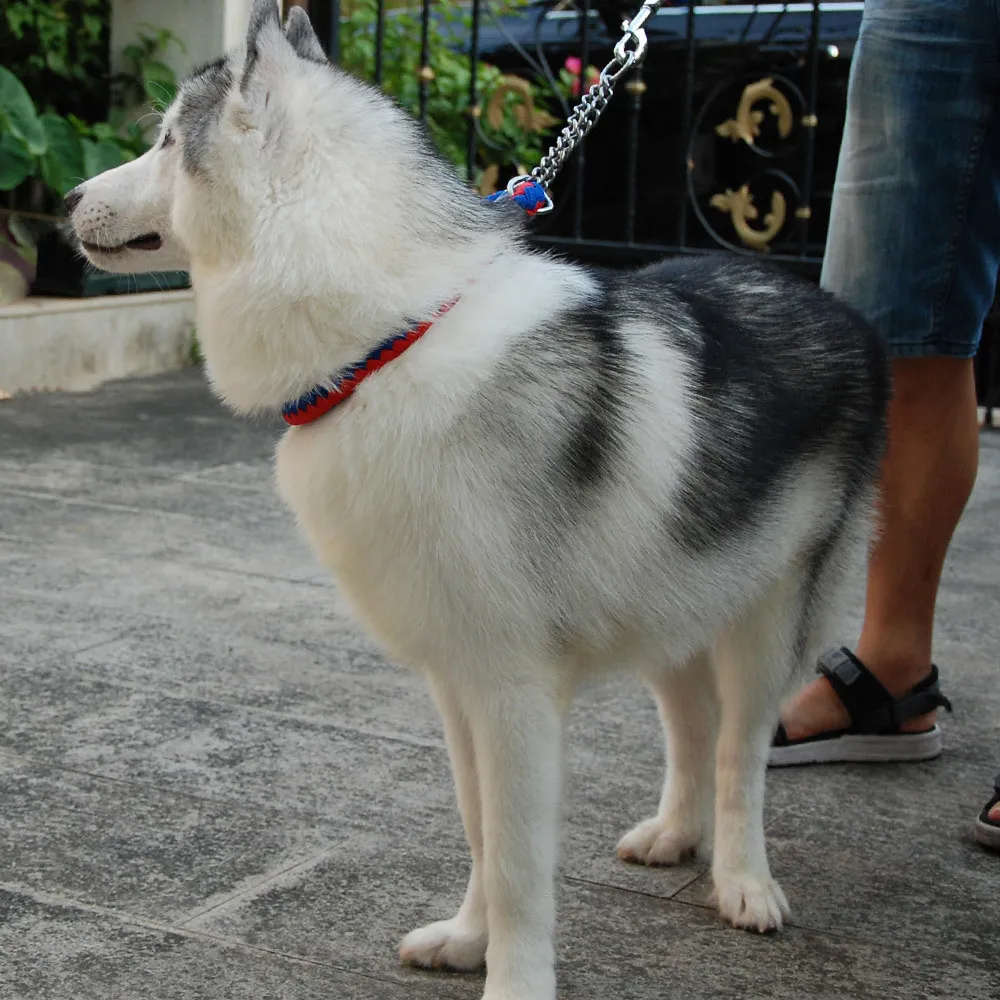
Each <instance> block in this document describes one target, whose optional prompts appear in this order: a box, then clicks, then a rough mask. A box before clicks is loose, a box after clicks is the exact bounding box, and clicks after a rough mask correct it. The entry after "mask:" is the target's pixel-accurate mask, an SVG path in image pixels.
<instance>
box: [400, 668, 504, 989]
mask: <svg viewBox="0 0 1000 1000" xmlns="http://www.w3.org/2000/svg"><path fill="white" fill-rule="evenodd" d="M431 686H432V689H433V691H434V698H435V701H436V702H437V705H438V710H439V711H440V712H441V718H442V720H443V721H444V733H445V740H446V742H447V744H448V753H449V755H450V757H451V766H452V771H453V772H454V775H455V790H456V792H457V794H458V809H459V812H460V813H461V814H462V823H463V825H464V826H465V836H466V839H467V840H468V842H469V850H470V851H471V852H472V872H471V874H470V875H469V884H468V887H467V888H466V890H465V899H464V900H463V901H462V905H461V906H460V907H459V910H458V913H457V914H455V916H454V917H452V918H451V919H450V920H440V921H438V922H437V923H433V924H428V925H427V926H426V927H420V928H418V929H417V930H415V931H412V932H411V933H409V934H407V935H406V937H405V938H404V939H403V943H402V944H401V945H400V949H399V957H400V960H401V961H402V962H404V963H405V964H407V965H417V966H422V967H424V968H438V969H456V970H471V969H478V968H481V967H482V965H483V962H484V961H485V959H486V943H487V937H488V935H487V921H486V896H485V895H484V893H483V882H482V871H483V831H482V810H481V807H480V800H479V780H478V778H477V776H476V758H475V751H474V748H473V743H472V732H471V731H470V729H469V725H468V721H467V719H466V717H465V714H464V712H463V711H462V708H461V706H460V705H459V703H458V700H457V698H456V697H455V694H454V692H453V691H452V690H451V689H450V687H449V686H448V685H447V684H445V683H443V682H441V681H437V682H432V685H431Z"/></svg>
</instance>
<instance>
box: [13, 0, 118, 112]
mask: <svg viewBox="0 0 1000 1000" xmlns="http://www.w3.org/2000/svg"><path fill="white" fill-rule="evenodd" d="M0 8H2V12H0V66H5V67H6V68H7V69H9V70H10V71H11V72H12V73H13V74H14V75H15V76H16V77H17V78H18V79H19V80H20V81H21V83H22V84H24V86H25V88H26V89H27V91H28V93H30V94H31V95H32V97H33V98H34V100H35V103H36V105H37V106H38V107H40V108H43V109H46V110H50V109H51V110H53V111H56V112H57V113H59V114H61V115H69V114H74V115H76V116H77V117H79V118H83V119H86V120H88V121H96V120H98V119H99V118H102V117H104V114H105V113H106V111H107V107H108V98H109V93H110V92H109V78H108V37H109V30H108V24H109V19H110V14H111V2H110V0H4V2H3V4H0Z"/></svg>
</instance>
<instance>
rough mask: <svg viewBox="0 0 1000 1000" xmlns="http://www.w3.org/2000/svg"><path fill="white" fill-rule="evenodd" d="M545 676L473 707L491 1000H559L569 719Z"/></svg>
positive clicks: (526, 679) (514, 680) (491, 693)
mask: <svg viewBox="0 0 1000 1000" xmlns="http://www.w3.org/2000/svg"><path fill="white" fill-rule="evenodd" d="M538 677H539V675H538V673H537V672H534V673H533V674H527V675H520V676H518V675H516V674H514V675H512V674H509V673H508V674H506V675H505V678H504V683H503V684H502V685H500V684H496V683H494V684H492V685H490V686H489V688H488V689H486V690H483V689H479V690H477V691H476V692H475V697H474V698H472V699H469V700H468V701H466V702H464V704H465V705H466V708H467V711H468V719H469V723H470V727H471V730H472V738H473V743H474V745H475V753H476V763H477V766H478V772H479V788H480V796H481V802H482V818H483V888H484V889H485V892H486V904H487V911H488V916H489V947H488V949H487V952H486V969H487V974H486V992H485V993H484V995H483V1000H554V998H555V957H554V947H553V931H554V925H555V893H554V879H555V865H556V850H557V841H558V831H557V827H558V820H559V799H560V787H561V784H562V781H561V779H562V765H561V759H560V757H561V743H562V732H561V729H562V719H561V714H560V712H559V711H558V708H557V701H556V698H555V697H554V696H553V693H552V692H551V691H550V690H546V689H545V687H544V685H543V684H542V683H540V682H539V679H538Z"/></svg>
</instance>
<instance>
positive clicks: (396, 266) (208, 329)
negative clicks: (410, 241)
mask: <svg viewBox="0 0 1000 1000" xmlns="http://www.w3.org/2000/svg"><path fill="white" fill-rule="evenodd" d="M523 252H524V251H523V250H522V249H521V248H520V247H519V246H518V244H517V243H516V242H514V241H512V240H511V239H510V237H509V236H507V235H505V234H498V235H496V236H490V237H483V238H480V239H477V240H476V241H475V242H474V243H469V244H466V245H464V246H461V247H459V248H450V247H441V248H438V249H436V250H435V251H432V252H428V251H426V250H425V251H424V252H423V253H415V252H412V253H409V254H407V255H405V257H404V258H403V259H398V258H397V259H395V260H393V261H392V262H390V263H389V266H388V267H386V268H384V269H383V270H381V271H380V272H378V273H373V271H374V269H372V270H369V271H368V273H364V271H365V269H364V268H363V267H359V266H358V264H360V262H358V261H355V262H354V264H353V266H351V265H347V266H344V267H342V268H341V269H340V270H339V271H338V272H336V273H334V272H333V271H332V270H331V271H328V272H327V273H323V269H322V265H321V264H319V263H317V262H316V261H312V262H303V263H302V266H301V268H296V267H294V266H293V267H292V268H288V267H285V268H281V269H273V270H270V271H267V272H265V273H264V274H260V273H259V272H258V273H252V272H250V271H249V269H246V268H243V267H241V266H237V267H234V268H227V269H221V268H213V267H211V266H206V265H199V264H198V263H197V262H195V263H194V264H193V265H192V268H191V279H192V285H193V287H194V290H195V299H196V310H197V324H198V337H199V342H200V343H201V345H202V348H203V350H204V353H205V358H206V365H207V370H208V374H209V377H210V379H211V381H212V383H213V385H214V386H215V388H216V391H217V392H218V393H219V394H220V395H221V396H222V397H223V398H224V399H225V400H226V402H227V403H228V404H229V405H230V406H232V407H233V408H234V409H236V410H238V411H240V412H251V411H257V410H277V409H279V408H280V407H281V406H282V404H284V403H285V402H287V401H288V400H290V399H295V398H296V397H298V396H299V395H301V394H302V393H303V392H306V391H307V390H309V389H311V388H312V387H313V386H315V385H316V384H318V383H321V382H324V381H326V380H327V379H329V377H330V376H331V375H332V374H333V373H335V372H336V371H338V370H340V369H342V368H344V367H345V366H348V365H350V364H353V363H355V362H356V361H358V360H359V359H360V358H363V357H364V356H365V355H366V354H367V353H368V352H369V351H370V350H371V349H372V348H373V347H374V346H375V345H377V344H378V343H380V342H381V341H383V340H385V339H386V337H389V336H391V335H392V334H394V333H396V332H398V331H400V330H402V329H405V328H406V327H408V326H409V325H411V324H412V323H413V322H415V321H417V322H419V321H420V320H423V319H427V318H429V317H430V316H432V315H433V314H434V313H435V312H436V311H437V310H438V308H439V307H440V306H441V305H442V303H444V302H448V301H450V300H452V299H454V298H456V297H457V296H461V295H462V294H463V292H465V291H466V290H467V289H468V288H469V286H470V284H471V283H475V282H478V281H481V280H488V278H489V271H490V270H491V269H490V266H489V265H490V264H491V263H492V262H493V261H495V260H499V259H502V258H504V257H510V256H516V255H520V254H522V253H523ZM341 261H342V262H343V259H341Z"/></svg>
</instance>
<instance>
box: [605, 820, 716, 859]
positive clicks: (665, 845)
mask: <svg viewBox="0 0 1000 1000" xmlns="http://www.w3.org/2000/svg"><path fill="white" fill-rule="evenodd" d="M700 846H701V837H700V835H699V834H697V833H694V832H691V831H683V830H680V829H678V828H677V827H675V825H674V824H672V823H671V822H670V820H669V819H664V818H663V817H661V816H653V817H652V818H651V819H646V820H643V821H642V822H641V823H640V824H639V825H638V826H636V827H634V828H633V829H632V830H630V831H629V832H628V833H626V834H625V836H624V837H622V839H621V840H619V841H618V857H620V858H621V859H622V861H630V862H632V863H633V864H637V865H677V864H680V863H681V862H682V861H684V860H686V859H688V858H692V857H694V856H695V855H696V854H697V853H698V850H699V847H700Z"/></svg>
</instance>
